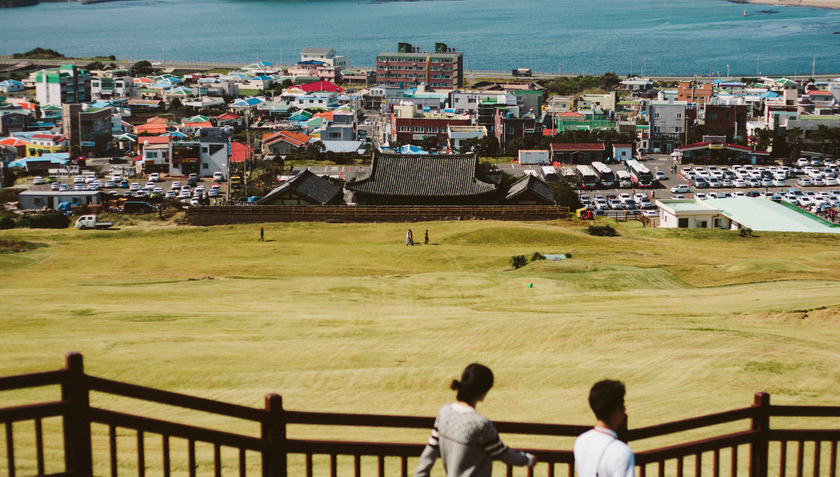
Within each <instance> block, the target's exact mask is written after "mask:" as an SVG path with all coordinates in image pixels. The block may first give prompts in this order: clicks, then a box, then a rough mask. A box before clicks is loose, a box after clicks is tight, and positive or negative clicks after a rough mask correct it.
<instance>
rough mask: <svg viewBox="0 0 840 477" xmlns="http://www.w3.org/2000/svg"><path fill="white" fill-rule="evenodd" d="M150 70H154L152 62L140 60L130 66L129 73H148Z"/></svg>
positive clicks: (139, 74)
mask: <svg viewBox="0 0 840 477" xmlns="http://www.w3.org/2000/svg"><path fill="white" fill-rule="evenodd" d="M152 72H154V69H153V68H152V64H151V63H150V62H148V61H147V60H140V61H138V62H137V63H134V64H133V65H132V66H131V73H132V74H133V75H135V76H142V75H148V74H152Z"/></svg>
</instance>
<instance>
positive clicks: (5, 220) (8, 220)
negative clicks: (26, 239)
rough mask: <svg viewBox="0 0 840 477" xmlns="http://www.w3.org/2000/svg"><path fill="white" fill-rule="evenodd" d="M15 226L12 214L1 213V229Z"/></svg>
mask: <svg viewBox="0 0 840 477" xmlns="http://www.w3.org/2000/svg"><path fill="white" fill-rule="evenodd" d="M13 228H15V219H14V218H13V217H12V216H10V215H0V230H6V229H13Z"/></svg>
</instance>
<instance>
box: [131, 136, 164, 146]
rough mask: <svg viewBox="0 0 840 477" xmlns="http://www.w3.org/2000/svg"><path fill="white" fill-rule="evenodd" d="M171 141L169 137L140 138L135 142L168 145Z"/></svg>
mask: <svg viewBox="0 0 840 477" xmlns="http://www.w3.org/2000/svg"><path fill="white" fill-rule="evenodd" d="M171 139H172V137H171V136H142V137H138V138H137V142H139V143H140V144H145V143H147V142H148V143H149V144H169V141H170V140H171Z"/></svg>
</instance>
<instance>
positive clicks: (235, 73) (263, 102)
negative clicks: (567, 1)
mask: <svg viewBox="0 0 840 477" xmlns="http://www.w3.org/2000/svg"><path fill="white" fill-rule="evenodd" d="M395 46H396V48H395V49H394V50H393V51H390V52H382V53H380V54H379V55H377V57H376V59H375V62H376V67H375V68H367V69H358V68H352V67H350V66H349V65H348V64H347V57H346V56H342V55H341V54H339V52H337V51H336V50H334V49H332V48H314V47H313V48H305V49H303V50H302V51H301V52H300V61H298V62H297V63H296V64H294V65H288V66H280V65H274V64H271V63H269V62H258V63H254V64H248V65H242V66H240V67H237V68H234V69H221V68H219V69H205V70H199V71H186V70H179V69H177V68H174V67H172V66H171V65H169V66H168V65H165V64H162V63H150V62H148V61H138V62H135V63H133V64H132V65H130V66H127V67H123V66H118V65H117V64H115V58H113V57H109V58H97V59H96V60H95V61H89V62H86V63H84V64H82V62H78V61H74V62H71V61H67V62H66V63H63V64H61V65H60V66H57V67H42V66H41V67H39V66H38V65H36V64H32V63H28V62H27V61H26V60H25V59H24V58H17V59H6V60H3V61H2V63H3V64H2V65H0V66H2V68H1V69H0V71H1V72H2V75H3V77H4V78H5V79H4V80H3V81H0V95H2V101H1V102H0V138H1V139H0V153H1V154H2V175H3V176H2V177H3V182H2V185H3V186H4V187H5V188H7V191H11V193H14V197H12V199H11V200H9V197H10V196H9V195H5V196H4V197H6V198H7V199H6V200H4V202H6V203H7V209H9V210H10V212H9V213H14V214H28V213H32V212H34V211H45V210H46V211H62V212H71V211H75V212H76V213H82V212H89V211H93V212H96V211H103V212H107V211H112V212H115V211H123V210H125V209H126V204H129V205H131V204H134V207H135V208H136V207H139V209H138V210H140V211H143V210H146V211H154V210H160V209H162V208H164V207H166V206H167V205H170V206H173V207H176V208H177V207H180V208H198V207H205V206H211V205H222V204H243V205H311V206H323V205H348V206H354V205H355V206H358V205H394V206H399V205H426V206H456V205H475V206H479V205H480V206H485V205H542V206H557V205H560V206H563V207H567V208H568V209H569V210H570V211H571V212H572V213H575V212H576V214H577V215H578V216H579V217H582V218H592V217H594V216H597V215H609V216H611V217H617V216H619V215H621V216H623V217H627V216H628V215H634V216H638V217H640V218H641V217H644V218H645V219H646V220H647V221H648V222H650V223H651V224H652V225H659V226H664V227H690V228H723V229H741V228H749V229H758V230H791V231H820V232H833V231H834V223H833V221H834V220H835V219H836V210H837V209H838V208H839V207H840V191H839V190H838V189H840V186H838V183H837V182H838V165H837V164H836V163H835V162H834V160H833V159H834V158H836V157H838V155H840V114H838V104H840V103H838V101H840V78H836V79H829V80H823V79H815V78H813V77H808V78H802V77H798V78H784V77H770V76H760V77H743V78H734V77H729V76H722V77H716V76H708V77H697V76H695V77H691V78H683V79H677V80H662V79H654V78H647V77H640V76H629V75H628V76H627V77H626V78H620V77H618V76H617V75H615V74H612V73H607V74H605V75H603V76H601V77H592V76H587V77H583V76H577V77H568V76H567V77H564V76H553V77H537V76H535V75H534V73H533V72H532V71H531V70H530V69H528V68H517V69H514V70H512V71H509V72H499V73H498V74H497V75H489V76H488V77H487V78H478V79H474V78H469V79H468V74H467V73H468V72H467V71H466V70H465V62H464V53H463V52H461V51H458V50H457V49H455V48H452V47H450V46H448V45H446V44H443V43H436V44H433V45H422V46H420V45H411V44H408V43H398V44H396V45H395ZM45 52H46V54H47V55H50V54H54V55H57V57H58V58H59V60H60V59H61V58H60V56H61V55H60V54H59V53H57V52H52V50H42V49H37V50H33V52H29V53H30V54H31V55H41V57H43V55H44V53H45ZM31 55H30V56H31ZM15 56H16V57H25V56H27V55H15ZM494 76H495V77H494ZM505 177H510V179H505ZM569 190H573V191H574V193H572V194H569V193H568V191H569ZM747 198H761V199H764V200H766V201H767V202H771V203H773V204H776V205H778V208H777V209H775V211H773V210H772V209H773V208H772V207H770V208H769V209H768V208H767V207H766V206H761V207H762V208H761V210H763V211H764V212H761V213H759V212H757V209H755V208H756V206H743V205H741V206H738V207H735V206H732V205H727V204H734V203H739V204H744V203H745V201H744V200H740V199H747ZM732 199H734V200H732ZM721 201H722V202H721ZM138 202H139V203H143V204H146V205H147V206H148V207H144V206H137V205H136V203H138ZM746 203H752V204H758V203H760V201H755V200H754V201H746ZM791 207H792V208H794V209H796V210H797V211H798V212H794V213H793V214H792V215H791ZM726 209H729V210H734V211H737V212H732V213H724V214H723V215H721V211H722V210H726ZM754 209H755V210H754ZM766 210H771V211H770V212H767V211H766ZM758 216H761V219H760V220H758V219H755V217H758Z"/></svg>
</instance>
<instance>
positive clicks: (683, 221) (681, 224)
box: [677, 218, 688, 229]
mask: <svg viewBox="0 0 840 477" xmlns="http://www.w3.org/2000/svg"><path fill="white" fill-rule="evenodd" d="M677 227H679V228H681V229H687V228H688V218H682V219H678V222H677Z"/></svg>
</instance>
